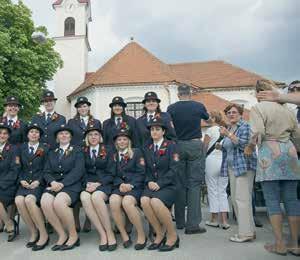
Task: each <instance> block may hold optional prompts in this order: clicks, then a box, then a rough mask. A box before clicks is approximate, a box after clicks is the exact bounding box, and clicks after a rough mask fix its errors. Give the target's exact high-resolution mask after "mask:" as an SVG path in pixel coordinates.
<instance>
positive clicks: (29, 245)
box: [25, 233, 40, 248]
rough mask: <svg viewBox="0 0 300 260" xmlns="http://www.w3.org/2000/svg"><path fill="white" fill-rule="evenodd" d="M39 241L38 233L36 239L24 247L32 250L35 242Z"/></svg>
mask: <svg viewBox="0 0 300 260" xmlns="http://www.w3.org/2000/svg"><path fill="white" fill-rule="evenodd" d="M39 239H40V235H39V233H38V234H37V237H36V239H35V240H34V241H32V242H28V243H27V244H26V245H25V246H26V247H27V248H32V247H33V246H34V245H35V243H36V242H37V241H39Z"/></svg>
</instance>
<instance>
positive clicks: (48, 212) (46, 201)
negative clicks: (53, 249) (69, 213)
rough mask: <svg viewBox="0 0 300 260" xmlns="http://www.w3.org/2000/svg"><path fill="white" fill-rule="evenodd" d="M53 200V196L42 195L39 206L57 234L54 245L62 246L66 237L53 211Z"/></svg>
mask: <svg viewBox="0 0 300 260" xmlns="http://www.w3.org/2000/svg"><path fill="white" fill-rule="evenodd" d="M54 199H55V197H54V196H53V195H51V194H49V193H44V194H43V196H42V198H41V206H42V209H43V212H44V214H45V217H46V218H47V220H48V221H49V223H50V224H51V225H52V227H53V228H54V229H55V231H56V232H57V234H58V240H57V242H56V245H62V244H63V243H65V241H66V239H67V235H66V232H65V230H64V228H63V225H62V222H61V221H60V219H59V217H58V216H57V214H56V212H55V210H54Z"/></svg>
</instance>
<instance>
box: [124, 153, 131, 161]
mask: <svg viewBox="0 0 300 260" xmlns="http://www.w3.org/2000/svg"><path fill="white" fill-rule="evenodd" d="M123 158H124V161H125V162H126V163H127V162H128V160H129V159H130V157H129V154H128V153H126V154H124V157H123Z"/></svg>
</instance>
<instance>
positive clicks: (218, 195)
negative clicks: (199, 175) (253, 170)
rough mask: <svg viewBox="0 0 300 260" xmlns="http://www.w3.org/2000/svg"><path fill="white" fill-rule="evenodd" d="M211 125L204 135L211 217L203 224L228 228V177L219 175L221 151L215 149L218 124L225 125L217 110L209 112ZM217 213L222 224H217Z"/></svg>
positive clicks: (218, 138) (206, 180)
mask: <svg viewBox="0 0 300 260" xmlns="http://www.w3.org/2000/svg"><path fill="white" fill-rule="evenodd" d="M210 117H211V121H212V126H211V127H210V128H208V129H207V131H206V133H205V136H204V141H203V142H204V146H205V148H206V166H205V182H206V185H207V192H208V202H209V209H210V212H211V219H210V220H209V221H206V222H205V224H206V225H207V226H211V227H221V228H223V229H228V228H230V225H229V224H228V222H227V214H228V212H229V205H228V199H227V192H226V188H227V186H228V177H221V176H220V171H221V163H222V151H221V150H218V149H216V145H217V144H218V143H220V142H221V141H222V139H223V137H222V136H221V135H220V126H225V122H224V120H223V116H222V114H221V113H220V112H219V111H212V112H211V113H210ZM219 214H220V217H221V222H222V224H221V225H220V224H219Z"/></svg>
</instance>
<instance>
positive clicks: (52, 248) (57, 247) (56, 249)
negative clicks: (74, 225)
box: [51, 237, 69, 251]
mask: <svg viewBox="0 0 300 260" xmlns="http://www.w3.org/2000/svg"><path fill="white" fill-rule="evenodd" d="M68 240H69V238H68V237H67V239H66V241H65V242H64V243H63V244H62V245H56V244H55V245H54V246H52V247H51V250H52V251H58V250H60V248H61V247H62V246H63V245H64V244H65V243H67V241H68Z"/></svg>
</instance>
